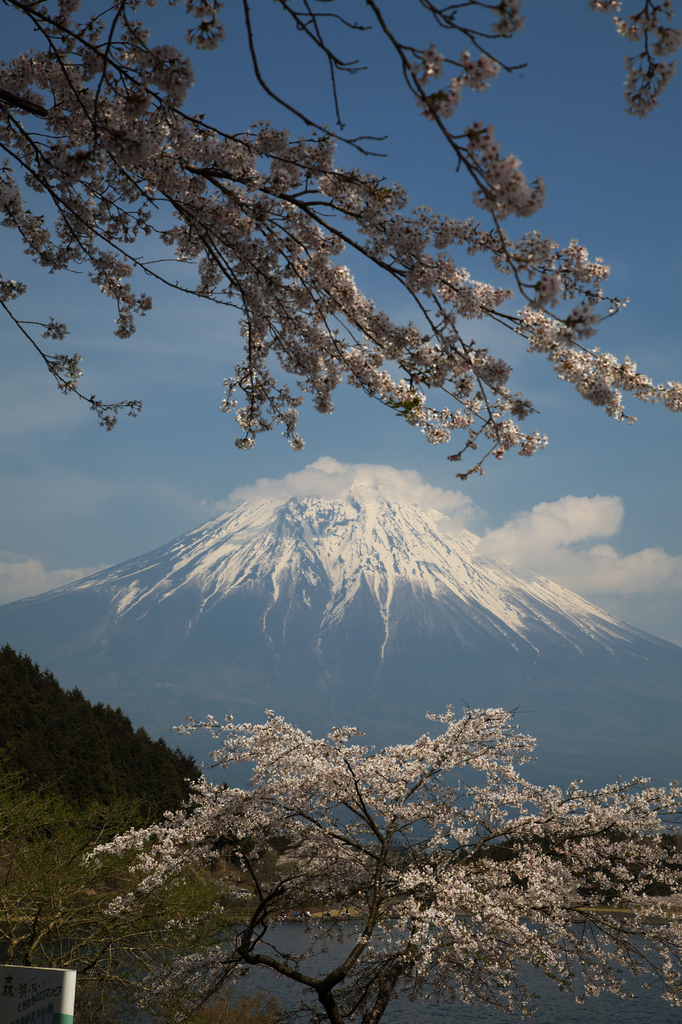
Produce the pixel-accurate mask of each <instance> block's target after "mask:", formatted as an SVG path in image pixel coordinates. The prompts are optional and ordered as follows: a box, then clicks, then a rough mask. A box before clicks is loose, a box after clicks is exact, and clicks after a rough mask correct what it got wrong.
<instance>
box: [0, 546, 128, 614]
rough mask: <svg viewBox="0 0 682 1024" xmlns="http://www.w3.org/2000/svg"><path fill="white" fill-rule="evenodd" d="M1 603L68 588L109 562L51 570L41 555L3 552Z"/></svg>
mask: <svg viewBox="0 0 682 1024" xmlns="http://www.w3.org/2000/svg"><path fill="white" fill-rule="evenodd" d="M0 557H2V558H4V559H7V560H6V561H0V604H7V603H8V602H10V601H19V600H21V598H22V597H33V596H34V595H36V594H44V593H45V591H46V590H55V589H56V588H57V587H65V586H66V585H67V583H75V581H76V580H81V579H83V577H84V576H92V574H93V573H95V572H99V571H100V570H101V569H107V568H108V566H107V565H99V566H89V567H86V568H82V569H53V570H52V571H50V572H48V571H47V569H45V567H44V566H43V563H42V562H39V561H38V559H37V558H24V559H23V560H22V556H21V555H12V554H11V552H9V551H0Z"/></svg>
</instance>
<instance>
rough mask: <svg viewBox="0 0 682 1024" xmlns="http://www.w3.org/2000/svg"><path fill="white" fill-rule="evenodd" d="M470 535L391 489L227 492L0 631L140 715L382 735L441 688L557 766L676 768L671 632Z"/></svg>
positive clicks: (444, 696) (18, 610)
mask: <svg viewBox="0 0 682 1024" xmlns="http://www.w3.org/2000/svg"><path fill="white" fill-rule="evenodd" d="M476 541H477V538H476V537H474V536H473V535H472V534H470V533H467V532H466V531H455V530H454V528H453V525H452V524H451V523H450V522H449V520H448V519H447V517H446V516H444V515H442V514H441V513H439V512H436V511H429V510H424V509H421V508H419V507H418V506H416V505H411V504H407V503H391V502H387V501H372V502H367V501H359V500H349V501H345V502H336V501H329V500H325V499H320V498H294V499H290V500H288V501H276V500H271V501H261V502H253V503H244V504H242V505H240V506H238V507H237V508H235V509H232V510H231V511H229V512H227V513H225V514H224V515H222V516H219V517H218V518H217V519H215V520H213V521H212V522H209V523H206V524H204V525H203V526H201V527H199V528H197V529H196V530H192V531H190V532H189V533H187V534H185V535H184V536H182V537H179V538H178V539H177V540H175V541H172V542H171V543H170V544H167V545H165V546H164V547H161V548H158V549H157V550H156V551H153V552H150V553H149V554H147V555H144V556H141V557H140V558H136V559H132V560H130V561H128V562H125V563H123V564H121V565H119V566H115V567H113V568H112V569H108V570H105V571H104V572H100V573H98V574H96V575H95V576H92V577H90V578H88V579H87V580H82V581H79V582H77V583H74V584H71V585H70V586H68V587H63V588H61V589H60V590H56V591H52V592H50V593H49V594H45V595H41V596H40V597H36V598H29V599H27V600H24V601H19V602H15V603H14V604H12V605H6V606H4V607H2V608H0V639H1V640H3V641H7V642H9V643H11V644H12V645H13V646H15V647H17V646H18V645H19V646H21V647H22V648H23V649H24V650H25V651H26V652H27V653H29V654H30V655H31V656H32V657H33V658H37V659H39V660H41V661H43V662H47V663H48V664H49V665H50V666H51V667H52V668H53V669H54V670H55V671H56V672H58V673H59V675H60V678H62V679H63V680H64V682H65V683H66V684H67V685H70V686H73V685H78V686H79V687H80V688H81V689H82V690H83V692H84V693H85V694H86V695H87V696H93V697H95V698H97V699H106V700H109V701H111V700H115V702H116V703H120V704H121V705H122V706H124V707H125V708H126V710H127V711H128V712H129V713H130V714H132V715H133V717H134V718H136V719H137V720H139V721H140V722H143V723H144V725H145V726H146V727H147V728H153V729H157V730H158V729H161V730H167V729H168V728H169V727H170V725H172V724H179V723H180V722H181V721H182V720H183V718H184V716H185V715H186V714H193V715H195V716H197V717H202V716H204V715H205V714H207V713H212V714H214V715H215V716H216V717H220V716H221V715H223V714H225V713H228V712H229V713H232V714H234V715H235V717H237V718H249V719H255V718H259V717H260V716H261V715H262V712H263V709H264V708H265V707H272V708H273V709H274V710H275V711H277V712H278V713H281V714H284V715H285V716H286V717H288V718H290V719H291V720H293V721H295V722H297V723H298V724H301V725H304V726H306V727H308V728H314V729H320V728H326V727H328V726H330V725H332V724H342V723H345V722H349V723H352V724H358V725H360V726H361V727H363V728H365V730H366V731H367V732H368V733H369V734H370V738H372V739H376V740H377V741H379V742H383V741H387V740H390V739H393V738H395V739H396V740H401V739H407V738H409V737H413V736H414V735H415V734H416V733H418V732H419V731H423V728H424V722H423V715H424V713H426V712H427V711H438V710H440V709H441V708H443V707H444V706H445V705H446V704H448V703H454V704H458V703H461V702H465V703H468V704H470V705H472V706H477V707H480V706H487V705H497V706H499V705H503V706H507V707H510V706H516V705H517V704H521V712H522V717H520V722H521V725H522V728H523V729H524V730H525V731H528V732H531V733H532V734H534V735H536V736H538V738H539V739H540V741H541V743H540V748H539V751H540V754H541V763H542V765H544V766H545V769H546V770H547V771H551V772H553V773H554V775H555V777H556V773H557V772H559V773H560V775H561V777H560V778H557V781H565V779H566V777H567V776H568V775H571V776H573V775H578V774H580V775H583V776H585V777H591V778H593V779H595V780H596V779H600V780H601V779H603V778H606V777H612V776H613V775H614V774H615V773H616V772H617V771H620V772H621V773H622V774H650V773H653V774H655V775H657V776H662V777H663V776H665V777H667V776H673V775H676V774H678V773H679V774H682V773H680V772H679V769H678V767H677V764H678V762H677V758H678V754H677V731H678V724H679V722H680V712H681V711H682V686H681V685H680V684H681V683H682V649H680V648H679V647H676V646H675V645H674V644H670V643H667V642H666V641H663V640H659V639H658V638H656V637H653V636H651V635H650V634H646V633H643V632H642V631H640V630H637V629H635V628H634V627H631V626H628V625H627V624H625V623H623V622H621V621H619V620H618V619H616V618H614V617H613V616H611V615H609V614H607V613H606V612H603V611H601V610H600V609H598V608H596V607H595V606H594V605H591V604H589V602H587V601H584V600H583V599H582V598H580V597H578V596H577V595H575V594H572V593H570V592H569V591H566V590H564V589H563V588H561V587H559V586H557V585H555V584H553V583H551V582H550V581H548V580H545V579H542V578H541V577H538V576H535V575H534V574H532V573H529V572H525V571H523V570H520V569H518V568H515V567H513V566H510V565H507V564H502V563H498V562H494V561H492V560H488V559H481V558H478V557H477V556H476V555H475V545H476ZM526 712H527V713H528V714H526Z"/></svg>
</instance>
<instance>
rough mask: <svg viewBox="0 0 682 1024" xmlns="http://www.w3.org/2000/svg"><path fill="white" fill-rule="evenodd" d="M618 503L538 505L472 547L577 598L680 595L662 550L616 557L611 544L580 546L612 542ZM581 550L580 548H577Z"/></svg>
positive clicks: (678, 579)
mask: <svg viewBox="0 0 682 1024" xmlns="http://www.w3.org/2000/svg"><path fill="white" fill-rule="evenodd" d="M622 519H623V504H622V502H621V499H620V498H618V497H604V496H603V495H600V494H597V495H595V496H594V497H593V498H587V497H582V498H577V497H574V496H573V495H571V494H568V495H566V496H565V497H563V498H560V499H559V501H553V502H546V501H543V502H541V503H540V504H539V505H535V506H534V507H533V508H532V510H531V511H530V512H518V513H517V514H516V515H515V516H514V517H513V518H512V519H510V520H508V521H507V522H506V523H505V524H504V526H502V527H500V528H499V529H498V530H490V531H488V533H486V535H485V537H483V538H482V539H481V541H480V542H479V544H478V548H477V551H478V554H480V555H484V556H485V557H487V558H497V559H501V560H505V561H508V562H513V563H514V564H515V565H522V566H524V567H525V568H527V569H531V570H532V571H533V572H537V573H539V574H540V575H542V576H547V577H549V578H550V579H552V580H554V581H555V582H556V583H560V584H561V585H562V586H564V587H567V588H568V589H569V590H574V591H576V592H577V593H579V594H583V595H585V596H588V595H595V596H596V595H609V594H613V595H626V594H653V593H656V594H660V593H662V592H668V593H670V592H672V591H676V590H682V557H680V556H675V555H669V554H667V552H665V551H664V550H663V549H662V548H643V549H642V550H641V551H636V552H634V553H633V554H629V555H623V554H619V552H618V551H617V550H616V548H615V547H613V546H612V545H611V544H604V543H600V544H594V545H593V546H591V547H586V546H584V542H586V541H589V540H592V539H597V538H604V537H612V536H613V535H614V534H616V533H617V532H618V530H619V529H620V525H621V521H622ZM581 544H582V546H581Z"/></svg>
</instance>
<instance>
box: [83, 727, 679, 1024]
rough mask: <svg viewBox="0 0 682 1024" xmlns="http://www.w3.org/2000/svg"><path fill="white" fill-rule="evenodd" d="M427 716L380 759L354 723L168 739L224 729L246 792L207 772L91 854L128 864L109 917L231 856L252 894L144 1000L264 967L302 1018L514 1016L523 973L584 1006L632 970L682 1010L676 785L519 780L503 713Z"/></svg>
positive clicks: (226, 758) (625, 980)
mask: <svg viewBox="0 0 682 1024" xmlns="http://www.w3.org/2000/svg"><path fill="white" fill-rule="evenodd" d="M429 717H430V718H431V719H432V722H433V723H434V725H435V727H436V732H435V734H434V735H430V734H425V735H423V736H421V737H420V738H419V739H417V740H416V741H415V742H413V743H409V744H397V745H395V746H389V747H386V748H384V749H382V750H374V749H372V748H369V747H367V746H363V745H362V734H361V733H359V732H358V730H357V729H355V728H348V727H345V728H337V729H333V730H332V731H331V732H330V733H329V734H328V735H327V736H324V737H322V738H316V737H314V736H312V735H311V734H310V733H309V732H304V731H302V730H300V729H297V728H295V727H294V726H292V725H290V724H288V723H287V722H286V721H284V720H283V719H282V718H279V717H277V716H275V715H274V713H273V712H266V720H265V722H263V723H261V724H242V725H237V724H235V723H233V722H232V720H231V719H229V718H228V719H226V721H225V724H224V725H222V726H220V725H219V724H218V722H217V721H216V720H215V719H214V718H209V719H208V720H207V721H205V722H196V721H194V720H190V725H189V726H187V727H183V728H180V730H179V731H180V732H191V731H193V730H194V729H197V728H203V729H207V730H209V731H210V732H211V733H212V734H213V736H214V737H215V738H216V739H217V738H218V737H219V736H220V737H221V738H222V743H221V745H220V746H218V747H217V749H216V750H215V752H214V754H213V758H214V760H215V762H216V764H217V765H219V766H221V767H223V768H226V769H228V770H229V768H230V766H232V765H235V764H243V763H249V764H252V765H253V773H252V777H251V783H250V786H249V787H248V788H246V789H238V788H234V787H231V786H230V785H229V784H226V783H225V782H223V781H222V780H221V779H220V778H218V779H217V780H216V782H215V783H210V782H209V781H207V780H206V779H204V780H203V781H202V782H201V783H199V784H198V785H197V786H195V787H194V792H193V795H192V798H191V802H190V804H189V805H188V806H187V807H186V808H185V809H184V810H180V811H178V812H175V813H169V814H167V815H166V820H165V822H163V823H162V824H158V825H153V826H151V827H149V828H146V829H141V830H132V831H131V832H129V833H127V834H125V835H122V836H118V837H117V838H116V839H115V840H113V842H111V843H109V844H107V845H105V846H103V847H100V848H98V850H96V851H95V852H94V854H93V856H102V855H103V854H104V853H107V852H108V853H115V854H123V853H126V852H127V851H133V852H134V853H135V856H136V859H135V861H134V863H133V872H134V874H135V877H136V887H135V888H132V889H131V892H130V893H129V894H128V895H126V896H119V897H117V899H116V900H114V901H113V903H112V904H111V906H110V913H112V914H125V913H126V912H127V909H128V908H129V907H131V906H132V905H133V904H134V903H135V902H136V901H140V900H144V899H147V898H150V899H153V896H154V892H155V891H158V890H159V889H164V888H166V887H168V886H174V885H179V884H182V880H183V878H184V877H186V875H187V873H188V872H193V871H196V870H198V869H200V868H203V867H205V866H206V865H209V864H211V863H212V862H213V861H215V860H216V859H217V858H219V857H220V856H222V855H223V854H224V853H226V852H227V853H229V854H230V856H231V857H232V858H236V859H237V861H238V862H239V864H240V866H241V869H242V871H243V873H244V877H245V878H247V879H248V889H249V892H250V900H249V903H248V910H247V912H246V913H245V914H244V915H243V916H242V917H241V918H240V919H239V920H237V921H236V922H235V923H233V925H232V927H231V929H230V930H229V932H228V933H227V934H225V933H224V932H221V928H222V927H223V923H224V920H225V916H224V906H223V905H222V904H224V905H225V906H229V905H230V902H231V896H230V886H229V885H228V887H227V890H226V892H225V895H224V899H223V900H222V901H219V903H218V904H216V907H215V915H216V926H215V934H214V935H213V936H211V934H210V930H209V934H208V936H207V940H206V942H207V948H206V951H205V954H204V955H203V956H202V955H201V954H196V955H193V956H192V957H190V958H182V959H180V960H179V961H178V962H176V963H174V964H172V965H170V966H169V967H168V968H167V969H165V970H163V971H161V972H159V973H158V975H156V976H155V977H154V978H151V979H148V980H147V982H146V983H145V988H146V989H147V990H148V991H149V990H151V992H152V995H153V999H154V1000H155V1001H157V1002H158V1001H162V1000H163V999H164V997H165V996H167V995H168V994H169V993H170V992H177V987H178V984H180V983H181V984H182V985H184V986H186V987H187V989H188V991H189V992H190V993H191V997H188V1003H187V1009H188V1010H189V1009H191V1006H192V1005H193V1001H194V1002H200V1001H201V998H202V994H203V993H205V992H212V991H216V989H218V988H219V987H220V986H222V985H229V984H233V983H234V982H236V981H237V980H239V979H240V978H242V977H243V976H244V974H245V973H248V972H249V971H269V972H273V973H275V974H277V975H279V976H281V977H283V978H288V979H289V980H290V981H292V982H294V983H296V984H298V985H299V986H301V989H302V990H308V991H312V1002H311V999H310V997H308V999H307V1002H308V1005H309V1007H310V1016H311V1019H321V1018H322V1019H327V1020H329V1021H331V1022H333V1024H341V1022H343V1021H345V1020H351V1019H355V1020H361V1021H362V1022H363V1024H376V1022H378V1021H379V1020H380V1018H381V1017H382V1015H383V1013H384V1012H385V1010H386V1008H387V1006H388V1004H389V1002H390V1001H391V999H393V998H395V997H396V996H397V995H398V994H404V995H406V996H408V998H410V999H418V1000H430V1001H436V1002H446V1003H456V1002H463V1003H471V1002H475V1001H480V1002H483V1003H488V1004H491V1005H493V1006H497V1007H499V1008H500V1009H506V1010H509V1009H517V1010H521V1011H522V1012H525V1011H527V1009H528V1007H529V992H528V991H527V990H526V988H525V987H524V985H523V984H522V983H521V981H520V980H519V977H518V963H519V961H523V962H525V963H528V964H532V965H533V966H534V967H536V968H537V969H538V970H540V971H542V972H544V973H545V974H546V975H547V976H549V977H551V978H553V979H554V981H555V982H556V984H557V985H558V986H559V987H560V988H562V989H564V990H566V991H568V992H572V993H573V994H574V996H575V997H576V999H577V1000H578V1001H582V1000H583V999H584V998H585V997H593V996H597V995H599V994H600V993H601V992H612V993H616V994H618V995H627V993H628V991H629V986H630V984H631V981H632V974H631V973H629V972H632V973H634V974H638V973H646V974H653V975H654V976H655V977H656V978H658V979H659V980H660V981H661V982H662V993H663V996H664V998H665V999H667V1000H668V1001H670V1002H671V1003H672V1004H674V1005H677V1006H682V981H681V974H680V967H681V966H682V964H681V962H680V957H681V953H682V917H681V916H680V900H681V899H682V883H681V880H682V852H681V848H680V844H679V841H677V840H676V839H675V835H674V825H673V824H672V823H673V822H674V820H675V819H676V816H677V815H679V812H680V810H681V809H682V789H681V788H680V787H679V786H677V785H672V786H670V787H667V788H665V787H663V788H661V787H656V788H654V787H650V786H648V785H647V780H642V779H636V780H634V781H633V782H629V783H626V782H623V781H620V780H619V781H617V782H614V783H613V784H611V785H608V786H605V787H603V788H602V789H600V790H597V791H595V792H589V791H587V790H585V789H584V788H583V787H582V785H581V783H580V782H575V783H572V784H571V785H570V786H568V788H567V789H560V788H558V787H540V786H536V785H533V784H531V783H529V782H528V781H526V780H525V779H524V778H523V776H522V775H521V774H520V773H519V766H521V765H523V764H524V763H526V762H527V761H528V760H529V759H530V757H531V754H532V749H533V742H534V741H533V740H532V738H530V737H528V736H525V735H522V734H521V733H520V732H519V730H518V727H517V726H516V725H515V723H514V716H513V714H511V713H508V712H506V711H503V710H501V709H499V708H491V709H488V710H476V711H474V710H469V711H466V712H465V713H464V714H463V715H462V716H461V717H458V716H457V715H456V714H455V713H454V711H453V709H452V708H448V709H447V711H446V712H445V713H444V714H442V715H433V716H429ZM671 829H673V832H671V831H670V830H671ZM273 851H276V853H273ZM273 855H274V856H276V863H275V865H274V867H273V866H272V857H273ZM266 856H267V857H269V858H270V860H271V863H270V867H269V868H268V870H263V869H262V867H261V862H262V860H263V858H264V857H266ZM132 884H133V883H132V882H131V885H132ZM230 884H231V887H232V891H236V890H237V889H239V888H243V886H244V884H245V883H244V882H243V881H242V882H237V881H233V882H232V883H230ZM609 908H611V910H613V908H618V913H613V912H611V913H609ZM305 911H310V912H311V916H310V917H307V916H306V917H305V921H306V924H305V928H306V934H307V939H308V946H307V949H304V950H302V951H299V952H297V954H296V955H295V956H293V955H291V953H290V952H288V951H287V949H286V945H285V943H283V941H282V938H281V936H280V933H279V925H280V923H281V920H282V919H283V917H285V916H286V917H289V918H291V917H292V916H293V915H294V914H295V913H296V912H298V913H299V914H300V913H304V912H305ZM205 922H206V919H204V923H205ZM302 927H303V925H302ZM334 939H338V940H340V941H343V940H344V939H345V943H344V944H342V945H340V946H337V947H335V946H334V944H333V940H334ZM334 948H336V949H338V953H337V954H336V956H334V957H333V961H332V966H331V967H329V968H326V969H324V970H321V969H320V968H318V967H317V966H316V963H317V961H316V959H315V954H316V953H317V952H319V951H320V950H321V949H327V950H329V951H332V950H333V949H334ZM623 968H626V970H625V971H623ZM303 997H304V993H303V991H302V998H303Z"/></svg>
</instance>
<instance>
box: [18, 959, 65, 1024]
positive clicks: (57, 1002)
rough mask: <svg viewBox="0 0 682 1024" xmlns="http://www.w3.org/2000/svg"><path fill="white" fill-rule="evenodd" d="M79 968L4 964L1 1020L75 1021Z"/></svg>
mask: <svg viewBox="0 0 682 1024" xmlns="http://www.w3.org/2000/svg"><path fill="white" fill-rule="evenodd" d="M75 998H76V972H75V971H55V970H53V969H52V968H50V967H14V966H9V967H8V966H4V967H3V966H0V1024H73V1004H74V1001H75Z"/></svg>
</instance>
